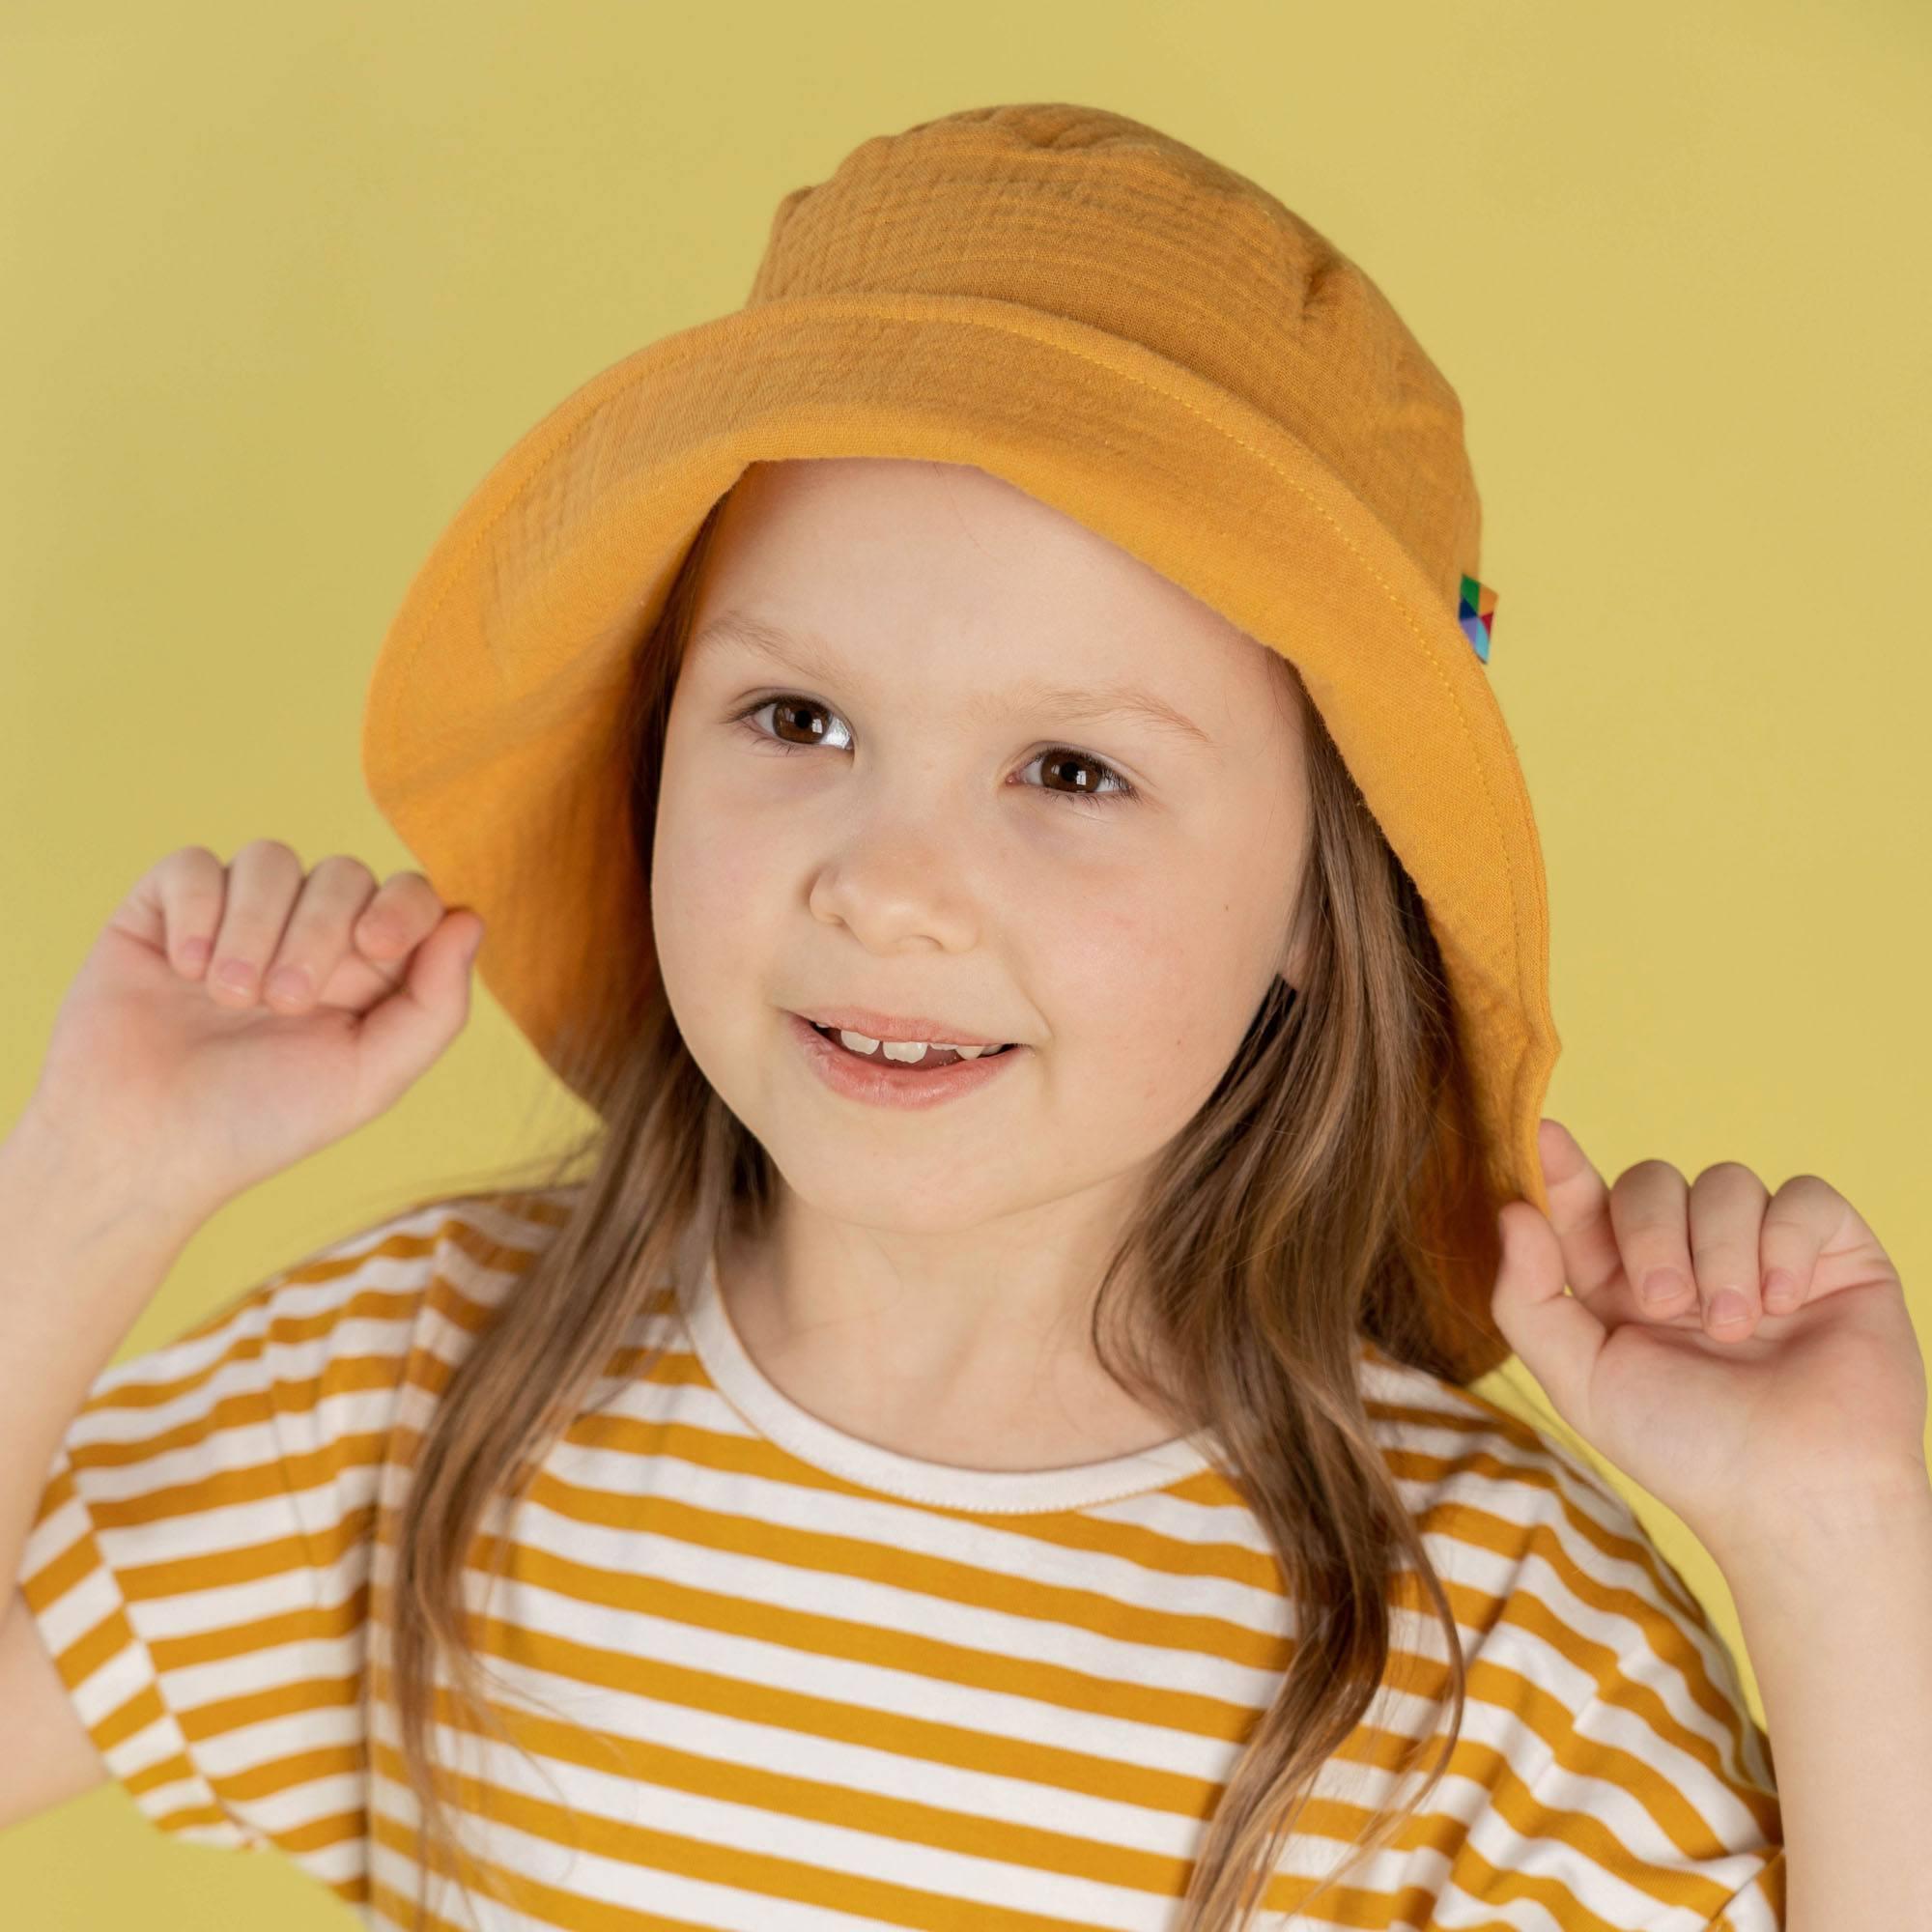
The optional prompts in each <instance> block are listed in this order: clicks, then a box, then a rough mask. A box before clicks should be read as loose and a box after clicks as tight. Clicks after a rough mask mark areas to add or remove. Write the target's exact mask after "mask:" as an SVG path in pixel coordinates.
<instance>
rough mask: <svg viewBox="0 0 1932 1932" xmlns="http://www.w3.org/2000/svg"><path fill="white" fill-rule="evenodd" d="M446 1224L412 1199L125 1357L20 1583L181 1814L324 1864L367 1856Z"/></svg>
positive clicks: (168, 1818)
mask: <svg viewBox="0 0 1932 1932" xmlns="http://www.w3.org/2000/svg"><path fill="white" fill-rule="evenodd" d="M449 1225H450V1217H449V1211H448V1208H447V1206H446V1205H444V1204H432V1205H430V1206H426V1207H421V1208H412V1209H411V1210H409V1211H408V1212H405V1213H403V1214H400V1215H397V1216H394V1217H392V1218H390V1219H388V1220H385V1221H384V1222H383V1223H381V1224H380V1225H378V1226H376V1227H374V1228H370V1229H365V1230H363V1231H362V1232H361V1233H359V1234H356V1235H354V1236H349V1237H348V1238H346V1239H344V1240H341V1241H338V1242H336V1243H334V1244H333V1245H331V1246H330V1247H327V1248H325V1249H323V1250H321V1251H319V1252H318V1253H315V1254H312V1255H311V1256H309V1257H308V1258H307V1259H305V1260H304V1261H302V1262H301V1263H300V1264H298V1265H296V1266H293V1267H290V1268H286V1269H284V1270H282V1271H281V1272H279V1273H277V1274H276V1275H274V1276H272V1277H270V1279H269V1280H267V1281H265V1282H262V1283H260V1284H259V1285H257V1286H256V1287H253V1288H251V1289H249V1290H248V1291H247V1292H246V1293H241V1294H240V1295H238V1296H237V1297H236V1298H235V1299H234V1300H232V1301H231V1302H229V1303H228V1304H227V1305H226V1306H224V1307H222V1308H220V1309H218V1310H217V1311H216V1312H215V1313H214V1314H213V1315H211V1316H209V1317H207V1318H206V1319H205V1320H203V1321H200V1322H198V1323H196V1324H195V1325H194V1326H193V1327H191V1328H189V1329H187V1330H186V1331H185V1333H183V1334H182V1335H180V1336H178V1337H177V1338H176V1339H175V1340H174V1341H172V1342H170V1343H167V1344H166V1345H165V1346H163V1347H161V1348H158V1349H156V1350H151V1351H149V1352H147V1353H145V1354H142V1355H140V1356H138V1357H135V1358H134V1359H131V1360H128V1361H126V1362H121V1363H116V1364H114V1365H112V1366H110V1367H109V1368H108V1369H106V1370H105V1371H104V1372H103V1373H102V1374H101V1375H100V1376H99V1378H97V1379H96V1382H95V1384H94V1386H93V1388H92V1389H91V1390H90V1391H89V1394H88V1397H87V1400H86V1402H85V1403H84V1404H83V1406H81V1408H80V1410H79V1411H78V1413H77V1414H76V1415H75V1417H74V1419H73V1421H72V1422H71V1424H70V1425H69V1428H68V1431H67V1434H66V1435H65V1436H64V1437H63V1439H62V1441H61V1443H60V1445H59V1448H58V1450H57V1452H56V1454H55V1456H54V1459H53V1461H52V1463H51V1464H50V1465H49V1468H48V1471H47V1475H46V1479H45V1483H44V1487H43V1494H42V1498H41V1502H40V1505H39V1510H38V1514H37V1516H36V1518H35V1520H34V1522H33V1525H32V1527H31V1529H30V1531H29V1534H28V1540H27V1543H26V1546H25V1550H24V1554H23V1560H22V1566H21V1584H20V1587H21V1592H22V1594H23V1596H24V1597H25V1600H26V1602H27V1604H28V1606H29V1607H30V1609H31V1610H32V1612H33V1614H34V1617H35V1619H36V1621H37V1622H38V1624H39V1627H40V1630H41V1633H42V1635H43V1639H44V1641H45V1644H46V1647H47V1649H48V1651H49V1653H50V1654H51V1655H52V1657H53V1659H54V1661H55V1663H56V1665H57V1666H58V1668H59V1671H60V1675H61V1678H62V1680H63V1681H64V1682H65V1683H66V1685H67V1687H68V1690H69V1692H70V1694H71V1697H72V1699H73V1703H74V1707H75V1710H76V1712H77V1713H78V1715H79V1717H80V1719H81V1720H82V1721H83V1723H84V1724H85V1725H86V1727H87V1730H88V1733H89V1735H90V1736H91V1737H92V1738H93V1740H94V1744H95V1747H96V1748H97V1749H98V1750H99V1752H100V1755H101V1757H102V1759H103V1760H104V1762H105V1763H106V1766H107V1768H108V1770H109V1772H110V1773H111V1774H112V1775H113V1776H114V1777H115V1778H116V1779H117V1780H118V1781H119V1782H120V1783H121V1784H122V1785H123V1786H124V1787H125V1788H126V1789H127V1791H128V1794H129V1796H130V1797H131V1798H132V1799H133V1801H134V1803H135V1804H137V1805H138V1806H139V1807H140V1809H141V1810H142V1811H143V1812H145V1813H146V1815H147V1816H148V1818H149V1819H150V1820H152V1822H153V1823H154V1824H155V1825H156V1826H157V1827H158V1828H159V1829H160V1830H162V1831H163V1832H167V1833H173V1834H176V1835H178V1836H180V1837H182V1838H184V1839H188V1840H193V1841H197V1842H201V1843H204V1844H212V1845H223V1846H228V1847H232V1848H236V1849H244V1850H266V1849H270V1848H271V1847H272V1848H276V1849H280V1850H283V1851H285V1852H289V1853H291V1854H292V1855H295V1856H297V1857H298V1860H299V1861H301V1862H303V1863H307V1864H310V1865H311V1867H312V1869H314V1870H315V1871H316V1874H317V1875H318V1876H321V1877H324V1878H325V1879H327V1878H331V1877H333V1876H334V1872H333V1861H334V1860H335V1859H337V1858H338V1857H346V1856H347V1855H348V1852H349V1851H350V1850H351V1849H355V1850H357V1851H358V1853H359V1840H360V1838H361V1835H362V1833H363V1830H364V1821H365V1819H366V1815H367V1769H366V1766H367V1751H366V1739H365V1736H364V1702H363V1694H362V1680H363V1665H364V1656H365V1642H364V1638H365V1627H366V1619H367V1607H368V1583H369V1573H370V1551H371V1548H372V1546H373V1521H374V1514H375V1505H376V1498H377V1493H378V1480H379V1476H380V1471H381V1468H382V1466H383V1463H384V1458H385V1455H386V1452H387V1444H388V1440H389V1435H390V1430H391V1427H392V1424H393V1423H394V1421H395V1419H396V1412H397V1407H398V1399H399V1394H400V1392H401V1388H402V1385H403V1380H404V1369H405V1366H406V1364H407V1362H408V1361H409V1359H410V1356H411V1353H412V1337H413V1335H414V1332H415V1329H416V1324H417V1321H418V1319H419V1315H420V1311H421V1309H422V1305H423V1300H424V1290H425V1287H426V1285H427V1283H428V1282H429V1281H430V1279H431V1277H432V1276H433V1274H434V1273H435V1271H436V1266H437V1259H438V1254H439V1251H440V1247H441V1245H442V1244H443V1242H444V1241H445V1240H446V1238H447V1231H448V1228H449ZM331 1847H333V1848H335V1849H334V1850H331Z"/></svg>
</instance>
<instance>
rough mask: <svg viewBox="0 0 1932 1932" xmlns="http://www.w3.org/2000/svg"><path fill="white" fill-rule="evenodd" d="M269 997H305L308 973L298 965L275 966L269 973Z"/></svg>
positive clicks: (306, 994) (287, 998)
mask: <svg viewBox="0 0 1932 1932" xmlns="http://www.w3.org/2000/svg"><path fill="white" fill-rule="evenodd" d="M269 997H270V999H271V1000H305V999H307V998H308V974H307V973H306V972H305V971H304V970H303V969H302V968H301V967H299V966H277V967H276V968H275V970H274V971H273V972H272V973H270V975H269Z"/></svg>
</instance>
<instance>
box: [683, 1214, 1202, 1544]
mask: <svg viewBox="0 0 1932 1932" xmlns="http://www.w3.org/2000/svg"><path fill="white" fill-rule="evenodd" d="M677 1298H678V1305H679V1310H680V1312H681V1313H682V1315H683V1317H684V1321H685V1326H686V1329H687V1330H688V1332H689V1334H690V1336H691V1343H692V1349H693V1351H694V1352H695V1353H696V1356H697V1359H698V1362H699V1363H700V1365H701V1366H702V1367H703V1369H704V1372H705V1374H706V1375H707V1376H709V1377H710V1378H711V1382H712V1385H713V1386H714V1387H715V1388H716V1389H717V1390H718V1392H719V1394H721V1395H722V1396H724V1397H725V1400H726V1401H727V1402H729V1403H730V1404H731V1406H733V1407H734V1408H736V1409H737V1410H738V1411H739V1413H740V1414H742V1415H743V1416H744V1417H745V1419H746V1420H747V1421H748V1422H750V1423H751V1424H752V1425H753V1428H755V1429H757V1430H758V1431H759V1432H760V1433H761V1434H762V1435H765V1436H766V1437H767V1438H768V1439H769V1440H771V1441H773V1442H775V1443H777V1444H778V1446H779V1447H780V1448H781V1449H784V1450H787V1451H789V1452H790V1454H792V1455H794V1456H796V1457H797V1458H798V1459H799V1460H800V1461H801V1462H805V1463H810V1464H811V1465H812V1466H813V1467H814V1468H817V1469H821V1470H823V1471H825V1472H826V1473H827V1474H828V1475H833V1476H838V1477H841V1478H842V1479H843V1480H844V1481H846V1482H848V1483H857V1484H859V1485H861V1486H862V1487H863V1488H866V1489H870V1490H879V1491H883V1492H886V1493H887V1494H890V1495H895V1496H901V1497H903V1498H905V1499H906V1500H907V1501H909V1502H920V1503H937V1504H940V1505H942V1506H944V1507H946V1508H949V1509H962V1510H988V1511H1001V1512H1017V1511H1025V1510H1064V1509H1081V1508H1085V1507H1088V1506H1090V1505H1092V1504H1094V1503H1103V1502H1111V1501H1113V1500H1114V1499H1115V1498H1116V1497H1120V1496H1129V1495H1134V1494H1137V1493H1139V1492H1142V1491H1144V1490H1153V1489H1161V1488H1164V1487H1166V1486H1167V1485H1168V1484H1170V1483H1175V1482H1179V1481H1180V1480H1181V1479H1182V1478H1183V1477H1186V1476H1192V1475H1198V1474H1199V1473H1200V1472H1201V1471H1202V1470H1204V1469H1208V1468H1211V1467H1212V1466H1213V1463H1212V1460H1211V1458H1210V1457H1209V1456H1208V1453H1207V1451H1206V1449H1205V1447H1204V1446H1203V1440H1202V1437H1201V1435H1199V1434H1198V1433H1196V1434H1192V1435H1177V1436H1173V1437H1171V1438H1170V1439H1169V1440H1167V1441H1166V1442H1160V1443H1156V1444H1155V1445H1154V1446H1153V1447H1152V1448H1151V1449H1140V1450H1135V1451H1133V1452H1132V1453H1130V1454H1128V1455H1125V1456H1114V1457H1110V1458H1108V1459H1107V1460H1106V1461H1104V1462H1099V1463H1067V1464H1065V1465H1064V1466H1063V1467H1061V1468H1057V1469H973V1468H967V1467H964V1466H962V1465H960V1464H957V1463H929V1462H926V1461H925V1460H924V1459H923V1458H922V1457H918V1456H905V1455H901V1454H900V1453H899V1452H898V1451H897V1450H895V1449H886V1448H883V1447H881V1446H880V1445H879V1444H878V1443H875V1442H867V1441H866V1440H864V1439H863V1438H862V1437H860V1436H857V1435H847V1434H846V1433H845V1432H844V1431H843V1430H842V1429H836V1428H834V1427H833V1425H832V1424H831V1423H829V1422H824V1421H821V1420H820V1419H819V1417H817V1416H815V1415H813V1414H812V1413H811V1412H810V1410H809V1409H805V1408H801V1407H800V1406H799V1405H798V1404H797V1403H795V1402H793V1401H792V1399H791V1398H790V1397H789V1396H788V1395H786V1394H785V1393H784V1391H783V1390H782V1389H781V1388H780V1387H779V1386H778V1384H777V1383H776V1382H774V1381H772V1380H771V1379H770V1378H768V1377H767V1376H766V1375H765V1373H764V1371H763V1370H762V1369H760V1368H759V1367H758V1365H757V1363H756V1362H754V1361H753V1359H752V1356H751V1354H750V1352H749V1351H748V1350H746V1348H745V1345H744V1343H743V1341H742V1340H740V1338H739V1335H738V1331H737V1330H736V1329H735V1328H734V1327H733V1326H732V1325H731V1317H730V1313H729V1311H728V1310H727V1309H726V1308H725V1300H724V1296H723V1294H722V1293H720V1292H719V1287H718V1269H717V1257H716V1255H715V1254H714V1253H707V1255H706V1256H705V1262H704V1273H703V1277H702V1279H701V1280H700V1281H698V1282H697V1283H696V1286H695V1287H694V1286H693V1285H692V1284H691V1283H690V1280H689V1277H688V1276H686V1275H683V1274H680V1275H679V1278H678V1282H677Z"/></svg>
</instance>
